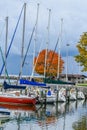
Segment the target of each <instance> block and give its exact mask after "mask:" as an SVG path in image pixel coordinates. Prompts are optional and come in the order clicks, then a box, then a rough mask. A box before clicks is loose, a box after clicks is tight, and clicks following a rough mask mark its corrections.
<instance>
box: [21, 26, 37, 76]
mask: <svg viewBox="0 0 87 130" xmlns="http://www.w3.org/2000/svg"><path fill="white" fill-rule="evenodd" d="M35 27H36V24H35V26H34V28H33V31H32V34H31V37H30V40H29V43H28V46H27V50H26V53H25V56H24V59H23V62H22V68H23V66H24V63H25V60H26V56H27V53H28V50H29V47H30V44H31V41H32V38H33V34H34V31H35ZM20 75H21V72H19V77H20Z"/></svg>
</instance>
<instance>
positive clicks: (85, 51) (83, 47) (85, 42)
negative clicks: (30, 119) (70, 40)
mask: <svg viewBox="0 0 87 130" xmlns="http://www.w3.org/2000/svg"><path fill="white" fill-rule="evenodd" d="M77 48H78V52H79V54H78V55H76V56H75V60H76V61H77V62H78V63H79V64H80V66H83V69H82V71H87V32H85V33H83V35H82V36H81V38H80V41H79V43H78V44H77Z"/></svg>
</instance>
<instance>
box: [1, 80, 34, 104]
mask: <svg viewBox="0 0 87 130" xmlns="http://www.w3.org/2000/svg"><path fill="white" fill-rule="evenodd" d="M3 86H4V89H8V88H9V89H10V88H11V89H13V88H14V89H25V88H26V86H17V85H9V84H7V83H6V82H4V84H3ZM11 92H13V91H11ZM0 102H1V103H11V104H25V105H26V104H27V105H29V104H33V105H34V104H35V103H36V98H35V97H31V96H28V95H21V94H20V93H19V92H17V91H15V93H10V91H9V92H8V93H7V92H6V93H0Z"/></svg>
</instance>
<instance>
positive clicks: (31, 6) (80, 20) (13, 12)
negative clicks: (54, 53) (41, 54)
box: [0, 0, 87, 56]
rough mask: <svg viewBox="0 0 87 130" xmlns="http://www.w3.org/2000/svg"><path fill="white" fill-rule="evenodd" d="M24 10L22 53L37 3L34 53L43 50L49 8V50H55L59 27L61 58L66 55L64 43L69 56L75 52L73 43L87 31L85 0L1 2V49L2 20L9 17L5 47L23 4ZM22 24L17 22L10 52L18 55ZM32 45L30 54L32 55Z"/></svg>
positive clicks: (0, 42)
mask: <svg viewBox="0 0 87 130" xmlns="http://www.w3.org/2000/svg"><path fill="white" fill-rule="evenodd" d="M25 2H26V3H27V9H26V32H25V34H26V35H25V50H26V47H27V44H28V41H29V38H30V34H31V32H32V29H33V27H34V24H35V22H36V14H37V4H38V3H39V4H40V5H39V14H38V27H37V41H38V42H37V50H39V47H40V45H41V44H42V49H43V48H45V47H46V42H47V25H48V16H49V11H48V9H51V18H50V28H49V49H54V48H55V45H56V42H57V38H58V35H59V33H60V30H61V18H62V19H63V24H62V42H61V55H63V56H64V55H65V54H66V50H67V49H66V44H67V43H68V44H69V45H70V46H69V47H68V51H69V55H70V56H71V55H72V54H73V55H76V54H77V53H78V51H77V48H76V44H77V43H78V41H79V39H80V36H81V35H82V33H83V32H86V31H87V1H86V0H2V1H0V25H1V26H0V46H1V47H2V50H3V51H4V43H5V17H6V16H8V17H9V32H8V44H9V43H10V41H11V38H12V35H13V32H14V29H15V26H16V23H17V20H18V17H19V14H20V11H21V9H22V6H23V4H24V3H25ZM22 22H23V15H22V18H21V20H20V23H19V26H18V29H17V33H16V36H15V39H14V42H13V45H12V47H11V50H10V51H11V52H12V53H16V54H20V53H21V52H20V51H19V48H21V39H22ZM33 42H34V39H33V41H32V45H31V49H30V52H31V53H32V52H33V46H34V45H33Z"/></svg>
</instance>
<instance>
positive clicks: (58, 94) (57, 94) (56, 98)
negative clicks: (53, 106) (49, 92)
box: [56, 85, 59, 103]
mask: <svg viewBox="0 0 87 130" xmlns="http://www.w3.org/2000/svg"><path fill="white" fill-rule="evenodd" d="M58 97H59V90H58V85H57V98H56V102H57V103H58Z"/></svg>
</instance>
